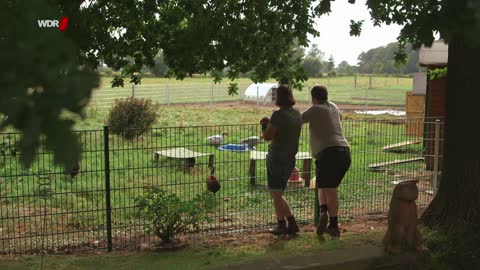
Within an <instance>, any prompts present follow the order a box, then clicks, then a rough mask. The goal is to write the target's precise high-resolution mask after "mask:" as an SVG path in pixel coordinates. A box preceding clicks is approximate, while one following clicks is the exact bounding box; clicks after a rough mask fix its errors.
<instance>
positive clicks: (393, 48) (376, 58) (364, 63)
mask: <svg viewBox="0 0 480 270" xmlns="http://www.w3.org/2000/svg"><path fill="white" fill-rule="evenodd" d="M397 45H398V44H397V43H390V44H388V45H387V46H385V47H378V48H374V49H371V50H368V51H367V52H362V53H361V54H360V55H359V56H358V66H357V71H358V73H368V74H371V73H375V74H398V73H401V74H409V73H414V72H418V71H419V65H418V50H414V49H413V48H412V46H411V45H407V49H406V52H407V55H408V58H407V62H406V64H405V65H396V64H395V60H394V58H393V57H394V54H395V52H397Z"/></svg>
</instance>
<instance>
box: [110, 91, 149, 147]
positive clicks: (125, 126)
mask: <svg viewBox="0 0 480 270" xmlns="http://www.w3.org/2000/svg"><path fill="white" fill-rule="evenodd" d="M157 110H158V105H156V104H153V103H152V100H151V99H141V98H133V97H130V98H126V99H117V100H115V104H114V105H113V107H112V109H111V110H110V113H109V114H108V118H107V119H108V120H107V122H108V125H109V126H110V130H111V132H112V133H114V134H120V135H122V136H123V137H125V138H126V139H134V138H137V137H139V136H141V135H142V134H143V133H144V132H145V131H147V130H148V129H149V128H151V127H152V126H153V124H154V123H155V121H156V120H157Z"/></svg>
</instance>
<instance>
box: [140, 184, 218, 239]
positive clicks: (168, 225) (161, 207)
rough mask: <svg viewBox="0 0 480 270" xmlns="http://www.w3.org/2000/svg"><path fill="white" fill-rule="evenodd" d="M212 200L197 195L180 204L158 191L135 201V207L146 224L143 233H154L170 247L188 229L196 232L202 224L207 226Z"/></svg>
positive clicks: (175, 198)
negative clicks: (176, 237) (139, 210)
mask: <svg viewBox="0 0 480 270" xmlns="http://www.w3.org/2000/svg"><path fill="white" fill-rule="evenodd" d="M214 198H215V197H214V196H213V195H212V194H209V193H206V192H205V193H199V194H197V195H196V196H195V197H194V198H193V199H192V200H191V201H187V202H185V201H181V200H180V198H178V197H177V195H176V194H167V193H166V192H165V191H164V190H162V189H159V188H152V189H150V190H149V191H148V192H146V193H144V194H143V195H140V196H138V197H136V198H135V204H136V205H137V207H139V208H140V209H141V211H142V212H143V214H144V215H145V218H146V219H147V220H148V221H149V222H150V224H148V225H147V226H146V227H145V231H146V232H147V233H152V232H153V233H154V234H155V235H156V236H157V237H158V238H160V239H161V240H162V241H163V242H164V243H170V242H172V240H173V239H174V238H175V236H176V235H178V234H180V233H183V232H185V231H187V230H188V229H192V230H198V229H199V225H200V224H201V223H202V222H211V221H212V219H211V218H210V217H209V214H212V213H213V207H214V202H215V200H214Z"/></svg>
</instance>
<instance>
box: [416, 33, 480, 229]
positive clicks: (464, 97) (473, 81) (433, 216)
mask: <svg viewBox="0 0 480 270" xmlns="http://www.w3.org/2000/svg"><path fill="white" fill-rule="evenodd" d="M479 67H480V47H478V46H477V47H475V48H472V47H468V46H467V45H466V44H464V41H463V38H462V37H460V38H455V39H453V40H452V41H450V44H449V48H448V79H447V91H446V92H447V93H446V114H447V115H446V120H445V121H446V122H445V145H444V146H445V148H444V149H445V159H444V163H443V164H444V168H443V172H442V179H441V183H440V186H439V190H438V193H437V195H436V197H435V198H434V199H433V201H432V203H431V204H430V206H429V207H428V208H427V210H426V211H425V213H424V215H423V216H422V222H423V223H424V224H425V225H427V226H429V227H435V226H440V227H441V228H443V229H447V230H450V231H452V230H453V231H456V232H458V231H463V230H467V229H471V228H472V226H473V225H478V224H480V117H479V116H480V99H479V98H477V97H478V96H480V68H479Z"/></svg>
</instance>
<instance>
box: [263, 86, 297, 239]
mask: <svg viewBox="0 0 480 270" xmlns="http://www.w3.org/2000/svg"><path fill="white" fill-rule="evenodd" d="M276 96H277V99H276V105H277V106H278V107H279V108H280V109H279V110H277V111H275V112H273V114H272V116H271V119H269V118H268V117H265V118H263V119H262V120H261V121H260V123H261V124H262V131H263V138H264V139H265V140H266V141H271V143H270V148H269V151H268V154H267V161H266V162H267V163H266V165H267V177H268V189H269V190H270V193H271V195H272V197H273V203H274V207H275V213H276V215H277V227H275V228H274V229H272V230H271V233H272V234H274V235H281V234H295V233H297V232H298V231H299V228H298V225H297V223H296V221H295V217H294V216H293V214H292V210H291V209H290V205H289V204H288V201H287V200H286V199H285V197H284V196H283V193H284V191H285V188H286V187H287V182H288V179H289V177H290V175H291V173H292V170H293V168H294V167H295V155H296V154H297V151H298V140H299V138H300V132H301V129H302V117H301V115H300V112H299V111H298V110H296V109H294V108H293V107H292V106H293V105H295V99H294V98H293V94H292V89H290V87H288V86H286V85H281V86H280V87H278V89H277V92H276ZM287 222H288V224H287Z"/></svg>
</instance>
